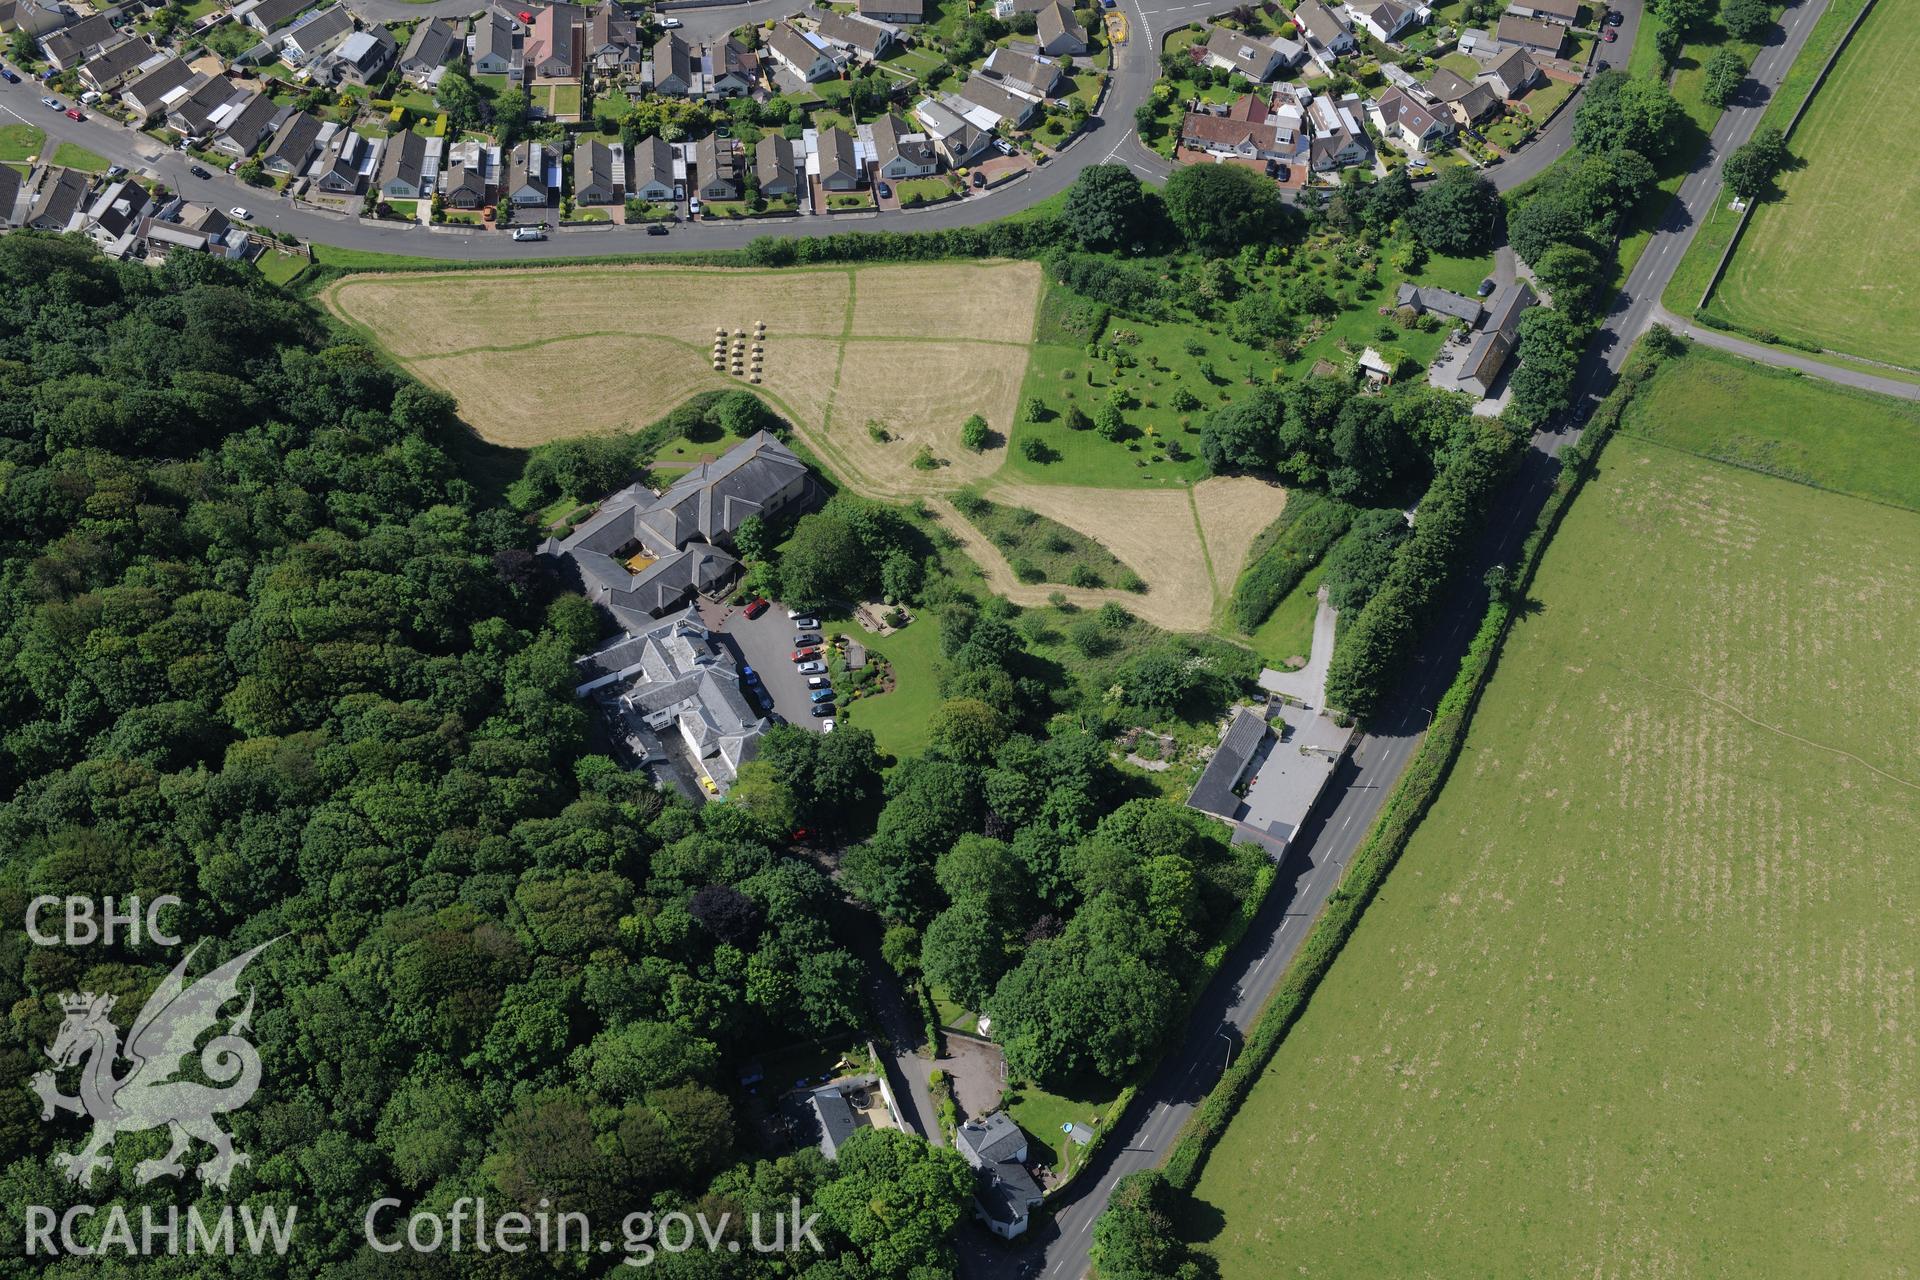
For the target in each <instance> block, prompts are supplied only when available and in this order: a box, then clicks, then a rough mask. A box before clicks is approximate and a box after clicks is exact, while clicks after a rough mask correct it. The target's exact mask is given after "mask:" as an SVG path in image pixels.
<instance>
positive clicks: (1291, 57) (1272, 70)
mask: <svg viewBox="0 0 1920 1280" xmlns="http://www.w3.org/2000/svg"><path fill="white" fill-rule="evenodd" d="M1204 48H1205V50H1206V59H1207V63H1208V65H1210V66H1215V67H1220V68H1222V69H1223V70H1227V71H1232V72H1235V73H1236V74H1238V75H1240V76H1243V77H1244V78H1246V79H1248V80H1251V81H1253V82H1254V83H1255V84H1263V83H1265V82H1266V81H1268V80H1271V79H1273V78H1274V77H1275V76H1277V75H1279V74H1280V73H1281V72H1282V71H1290V70H1292V69H1293V68H1295V67H1297V66H1299V65H1300V64H1301V63H1303V62H1305V61H1306V60H1307V49H1306V46H1305V45H1303V44H1301V43H1299V42H1298V41H1296V40H1283V39H1279V38H1275V39H1272V40H1261V39H1258V38H1256V37H1254V36H1250V35H1248V34H1246V33H1245V32H1244V31H1229V30H1227V29H1226V28H1225V27H1215V28H1214V29H1213V30H1212V32H1211V33H1209V34H1208V36H1207V43H1206V45H1205V46H1204Z"/></svg>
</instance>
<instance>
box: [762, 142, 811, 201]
mask: <svg viewBox="0 0 1920 1280" xmlns="http://www.w3.org/2000/svg"><path fill="white" fill-rule="evenodd" d="M753 176H754V179H755V181H757V182H759V184H760V194H761V195H763V196H766V197H767V198H768V199H784V198H786V197H787V196H791V195H794V194H796V193H798V192H799V190H800V172H799V169H798V168H797V166H795V164H794V160H793V143H792V142H790V141H788V140H787V138H786V136H785V135H784V134H779V133H774V132H772V131H769V132H767V133H764V134H762V135H760V141H759V143H758V144H757V145H756V146H755V147H754V149H753Z"/></svg>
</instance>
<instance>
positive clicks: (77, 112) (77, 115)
mask: <svg viewBox="0 0 1920 1280" xmlns="http://www.w3.org/2000/svg"><path fill="white" fill-rule="evenodd" d="M86 118H87V113H86V112H84V111H82V110H81V109H80V108H78V107H68V108H67V119H69V120H85V119H86Z"/></svg>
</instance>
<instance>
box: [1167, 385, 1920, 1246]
mask: <svg viewBox="0 0 1920 1280" xmlns="http://www.w3.org/2000/svg"><path fill="white" fill-rule="evenodd" d="M1697 359H1698V357H1697V356H1695V357H1689V358H1688V359H1686V360H1684V361H1682V362H1681V363H1680V364H1679V365H1678V366H1677V368H1676V369H1674V370H1671V371H1669V372H1670V373H1671V374H1672V375H1673V376H1672V377H1671V379H1670V380H1669V377H1668V375H1667V374H1663V375H1661V378H1660V380H1659V382H1658V383H1657V384H1656V386H1655V388H1654V394H1653V396H1652V399H1651V402H1650V405H1649V407H1648V408H1647V409H1645V410H1643V411H1642V412H1641V413H1640V414H1638V415H1636V422H1637V423H1639V424H1641V425H1643V426H1644V425H1646V424H1649V423H1651V424H1656V425H1657V426H1658V428H1659V430H1661V431H1663V432H1665V433H1666V434H1667V435H1668V436H1669V437H1670V438H1674V437H1676V433H1677V430H1678V428H1677V427H1676V426H1675V425H1674V424H1675V422H1676V421H1677V420H1678V415H1679V414H1680V412H1681V407H1682V406H1697V407H1700V408H1704V409H1705V411H1706V412H1708V413H1710V414H1713V415H1715V416H1716V417H1717V418H1719V419H1720V420H1723V421H1724V420H1726V419H1727V418H1730V417H1732V416H1733V415H1731V414H1728V413H1726V412H1725V411H1724V409H1723V408H1722V405H1723V403H1724V402H1723V401H1722V400H1721V399H1719V398H1718V394H1719V393H1718V391H1717V390H1716V391H1715V393H1714V397H1713V398H1706V395H1707V392H1706V390H1705V389H1704V388H1703V387H1701V386H1700V385H1698V384H1696V383H1695V382H1694V381H1693V379H1695V378H1697V377H1699V376H1701V375H1700V374H1699V372H1698V370H1697V368H1696V366H1695V361H1696V360H1697ZM1716 386H1717V384H1716ZM1805 388H1806V390H1807V392H1808V394H1809V395H1810V396H1812V397H1813V399H1812V400H1809V401H1806V402H1802V403H1801V404H1800V405H1799V406H1798V409H1799V413H1798V414H1797V415H1796V414H1795V413H1793V412H1790V411H1788V410H1785V409H1783V410H1782V411H1780V412H1779V413H1777V414H1775V415H1771V417H1770V419H1769V421H1768V422H1767V423H1766V424H1765V425H1764V427H1763V429H1764V430H1766V431H1768V432H1771V433H1772V434H1774V435H1776V436H1778V437H1781V438H1782V439H1783V440H1789V441H1790V442H1791V444H1792V446H1793V448H1794V450H1795V456H1796V458H1797V464H1798V465H1799V466H1800V467H1801V468H1803V469H1804V472H1805V475H1806V477H1807V479H1809V480H1810V481H1812V482H1813V483H1817V484H1822V485H1825V486H1827V487H1828V488H1832V489H1839V488H1843V487H1846V485H1847V484H1848V480H1847V476H1848V474H1849V472H1850V471H1851V470H1852V469H1853V468H1854V467H1855V466H1856V465H1857V462H1856V458H1855V449H1856V447H1857V443H1856V440H1857V438H1849V437H1847V436H1845V435H1841V436H1838V437H1836V436H1835V435H1834V434H1832V433H1831V432H1829V431H1828V429H1827V427H1826V424H1828V423H1830V422H1836V421H1838V422H1846V423H1849V424H1850V425H1849V427H1848V430H1849V431H1860V432H1864V431H1867V430H1870V429H1872V425H1873V423H1874V422H1875V421H1876V418H1875V415H1876V414H1882V415H1884V413H1885V412H1887V410H1888V407H1887V406H1879V405H1874V404H1871V403H1868V404H1865V405H1862V404H1860V403H1857V402H1856V401H1855V400H1854V398H1853V397H1851V396H1844V395H1839V394H1836V393H1834V392H1833V391H1832V389H1830V388H1827V387H1825V386H1824V385H1823V384H1817V383H1811V382H1809V383H1807V384H1805ZM1769 390H1771V388H1769ZM1736 392H1737V393H1738V394H1743V395H1744V394H1749V393H1748V392H1746V391H1741V390H1738V389H1737V388H1736ZM1755 394H1757V393H1755ZM1877 420H1879V421H1883V422H1884V421H1887V420H1888V419H1886V418H1885V417H1884V416H1882V417H1880V418H1879V419H1877ZM1680 425H1682V426H1684V425H1685V423H1684V422H1682V423H1681V424H1680ZM1796 425H1797V431H1796V430H1795V428H1796ZM1687 430H1688V431H1690V432H1692V433H1693V434H1692V435H1691V436H1690V437H1689V439H1690V441H1691V443H1693V444H1695V445H1705V446H1706V447H1707V448H1710V449H1711V448H1718V447H1719V442H1718V441H1716V440H1715V439H1714V438H1713V432H1711V431H1709V430H1708V429H1706V428H1701V427H1691V426H1689V427H1687ZM1908 439H1910V437H1905V436H1903V437H1899V438H1896V439H1889V440H1887V441H1886V448H1887V450H1888V451H1889V452H1892V451H1895V450H1900V449H1904V448H1908V447H1909V446H1908V444H1907V440H1908ZM1916 547H1920V514H1915V513H1913V512H1909V511H1903V510H1897V509H1894V508H1891V507H1888V506H1883V505H1876V504H1874V503H1869V502H1863V501H1859V500H1856V499H1854V498H1851V497H1846V496H1843V495H1842V494H1840V493H1836V492H1826V491H1823V490H1822V489H1818V488H1813V487H1810V486H1809V485H1807V484H1797V483H1793V482H1790V481H1787V480H1783V479H1780V478H1777V477H1773V476H1766V475H1760V474H1756V473H1754V472H1752V471H1749V470H1743V469H1739V468H1736V467H1730V466H1724V465H1720V464H1718V463H1715V462H1712V461H1709V460H1708V459H1706V458H1703V457H1696V456H1692V455H1690V454H1688V453H1683V452H1680V451H1679V450H1678V449H1676V448H1670V447H1665V446H1663V445H1658V444H1654V443H1651V442H1650V441H1649V440H1642V439H1637V438H1634V437H1633V436H1631V435H1627V436H1621V437H1617V438H1616V439H1615V440H1614V441H1613V443H1612V444H1611V445H1609V446H1608V447H1607V449H1606V452H1605V453H1604V454H1603V456H1602V458H1601V460H1600V464H1599V468H1598V474H1597V476H1596V477H1595V478H1594V479H1593V480H1592V481H1591V482H1590V484H1589V485H1588V487H1587V488H1586V490H1585V491H1584V492H1583V493H1582V494H1581V496H1580V498H1579V500H1578V501H1576V502H1575V503H1574V504H1573V507H1572V509H1571V510H1570V512H1569V513H1568V515H1567V517H1566V519H1565V522H1564V524H1563V525H1562V526H1561V528H1560V531H1559V533H1558V536H1557V537H1556V538H1555V540H1554V542H1553V544H1552V546H1551V548H1550V549H1549V551H1548V552H1547V555H1546V558H1545V561H1544V562H1543V564H1542V566H1541V569H1540V572H1539V574H1538V576H1537V578H1536V579H1535V582H1534V589H1533V592H1532V594H1533V596H1534V597H1535V601H1536V606H1537V607H1536V608H1535V609H1534V610H1533V611H1531V612H1530V613H1529V614H1528V615H1527V616H1525V617H1523V618H1522V619H1521V620H1520V621H1519V622H1517V623H1516V624H1515V628H1514V631H1513V633H1512V635H1511V637H1510V639H1509V642H1508V644H1507V645H1506V647H1505V650H1504V652H1503V653H1502V656H1501V658H1500V664H1499V671H1498V674H1497V676H1496V677H1495V678H1494V679H1493V681H1492V683H1491V685H1490V686H1489V688H1488V690H1487V692H1486V694H1485V697H1484V700H1483V702H1482V704H1481V706H1480V709H1479V712H1478V714H1477V715H1476V716H1475V718H1474V721H1473V724H1472V727H1471V729H1470V731H1469V734H1468V738H1467V741H1466V744H1465V747H1464V750H1463V753H1462V755H1461V758H1460V760H1459V764H1458V767H1457V768H1456V769H1455V771H1454V772H1453V774H1452V780H1451V781H1450V783H1449V784H1448V786H1447V787H1446V788H1445V790H1444V791H1443V793H1442V795H1441V797H1440V799H1439V800H1438V802H1437V803H1436V804H1435V806H1434V808H1433V809H1432V811H1431V812H1430V813H1429V815H1428V816H1427V818H1426V820H1425V822H1424V823H1423V824H1422V825H1421V827H1420V829H1419V830H1418V832H1417V833H1416V835H1415V836H1414V838H1413V840H1412V843H1411V845H1410V846H1409V848H1408V850H1407V852H1406V853H1405V855H1404V856H1403V858H1402V859H1401V861H1400V862H1399V864H1398V865H1397V866H1396V867H1395V869H1394V870H1393V872H1392V873H1391V875H1390V877H1389V878H1388V880H1387V882H1386V884H1385V885H1384V887H1383V888H1382V889H1381V891H1380V893H1379V895H1378V897H1377V898H1376V899H1375V900H1374V901H1373V903H1372V905H1371V906H1370V907H1369V909H1368V911H1367V913H1366V915H1365V916H1364V917H1363V918H1362V919H1361V921H1360V923H1359V925H1358V927H1357V929H1356V930H1355V932H1354V934H1353V936H1352V938H1351V940H1350V941H1349V942H1348V943H1347V945H1346V947H1345V949H1344V951H1343V952H1342V953H1341V955H1340V958H1339V960H1338V961H1337V962H1336V963H1335V964H1334V965H1333V967H1332V969H1331V971H1330V972H1329V973H1328V975H1327V977H1326V978H1325V980H1324V981H1323V983H1322V984H1321V986H1320V987H1319V989H1318V991H1317V992H1316V993H1315V994H1314V996H1313V999H1312V1001H1311V1003H1310V1004H1309V1005H1308V1007H1307V1009H1306V1011H1305V1013H1304V1014H1303V1016H1302V1017H1301V1019H1300V1021H1299V1022H1298V1023H1297V1024H1296V1025H1295V1026H1294V1027H1293V1029H1292V1031H1291V1034H1290V1035H1289V1036H1288V1037H1287V1039H1286V1040H1285V1042H1284V1043H1283V1044H1282V1045H1281V1047H1280V1049H1279V1051H1278V1053H1277V1055H1276V1056H1275V1057H1274V1059H1273V1060H1272V1062H1271V1064H1270V1066H1269V1067H1268V1069H1267V1071H1266V1073H1265V1074H1264V1075H1263V1076H1262V1077H1261V1078H1260V1081H1259V1083H1258V1084H1257V1085H1256V1087H1255V1088H1254V1090H1253V1092H1252V1094H1251V1095H1250V1096H1249V1097H1248V1098H1247V1100H1246V1102H1245V1104H1244V1105H1243V1106H1242V1108H1241V1110H1240V1113H1239V1115H1238V1116H1237V1118H1236V1119H1235V1120H1234V1122H1233V1124H1232V1125H1231V1126H1230V1127H1229V1128H1228V1129H1227V1131H1226V1133H1225V1134H1224V1135H1223V1137H1222V1138H1221V1140H1220V1143H1219V1145H1218V1147H1217V1148H1216V1149H1215V1150H1214V1152H1213V1154H1212V1157H1211V1158H1210V1160H1209V1161H1208V1162H1207V1164H1206V1166H1205V1170H1204V1173H1203V1176H1202V1178H1201V1180H1200V1183H1199V1186H1198V1189H1197V1195H1198V1197H1199V1199H1200V1200H1201V1201H1202V1204H1201V1206H1200V1211H1199V1212H1198V1213H1196V1214H1195V1215H1194V1220H1193V1223H1192V1224H1191V1226H1192V1229H1193V1230H1194V1231H1195V1233H1196V1234H1197V1235H1199V1236H1200V1237H1202V1238H1203V1241H1204V1243H1205V1244H1206V1246H1207V1247H1208V1249H1209V1250H1210V1251H1211V1252H1213V1253H1214V1254H1215V1256H1216V1257H1217V1258H1218V1259H1219V1261H1220V1265H1221V1271H1222V1274H1223V1276H1224V1277H1226V1278H1227V1280H1242V1278H1246V1280H1251V1278H1253V1277H1262V1278H1264V1277H1269V1276H1273V1275H1277V1274H1280V1273H1282V1272H1283V1271H1284V1272H1287V1273H1298V1274H1302V1275H1411V1274H1422V1275H1475V1276H1491V1277H1507V1276H1512V1277H1520V1276H1535V1275H1545V1274H1553V1275H1567V1274H1585V1273H1604V1274H1616V1273H1617V1274H1623V1275H1624V1274H1636V1273H1641V1272H1666V1271H1680V1272H1689V1273H1692V1272H1697V1273H1702V1274H1708V1273H1710V1274H1719V1275H1870V1274H1896V1273H1898V1272H1899V1271H1900V1270H1902V1269H1903V1268H1904V1267H1905V1265H1906V1262H1907V1260H1908V1259H1910V1258H1911V1257H1913V1256H1914V1255H1915V1253H1916V1251H1917V1250H1920V1218H1916V1216H1915V1215H1914V1214H1913V1213H1912V1212H1911V1198H1912V1177H1911V1155H1912V1151H1913V1149H1914V1146H1915V1144H1916V1142H1920V1119H1916V1118H1915V1116H1914V1113H1913V1109H1912V1107H1911V1105H1910V1099H1911V1087H1910V1082H1911V1080H1912V1079H1913V1078H1914V1075H1915V1072H1916V1071H1920V1043H1916V1042H1915V1041H1914V1040H1913V1038H1912V1037H1911V1036H1909V1035H1908V1034H1907V1033H1906V1030H1905V1027H1906V1025H1907V1024H1908V1022H1909V1021H1910V1020H1911V1019H1912V1018H1913V1017H1914V1016H1916V1014H1920V1010H1916V1009H1915V1003H1916V994H1915V985H1914V983H1913V980H1912V976H1911V975H1912V974H1913V972H1914V971H1915V968H1916V966H1920V934H1916V932H1915V930H1914V929H1913V927H1912V922H1913V920H1914V918H1915V917H1916V915H1917V914H1920V863H1916V862H1915V861H1914V860H1913V859H1912V858H1911V857H1910V856H1909V851H1910V850H1911V849H1912V848H1914V847H1915V844H1916V841H1917V840H1920V765H1916V761H1915V756H1914V752H1913V746H1912V744H1913V742H1914V741H1915V740H1916V738H1917V737H1920V626H1917V625H1916V623H1920V556H1917V555H1916V554H1915V553H1914V552H1915V548H1916Z"/></svg>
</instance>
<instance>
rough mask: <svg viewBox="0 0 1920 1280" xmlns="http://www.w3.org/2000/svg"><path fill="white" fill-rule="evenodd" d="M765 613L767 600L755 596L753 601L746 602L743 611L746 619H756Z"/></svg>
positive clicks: (763, 597)
mask: <svg viewBox="0 0 1920 1280" xmlns="http://www.w3.org/2000/svg"><path fill="white" fill-rule="evenodd" d="M766 611H767V598H766V597H765V596H755V597H754V598H753V599H751V600H749V601H747V607H746V609H745V610H744V612H745V613H746V615H747V617H748V618H757V617H759V616H760V615H761V614H763V613H765V612H766Z"/></svg>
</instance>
